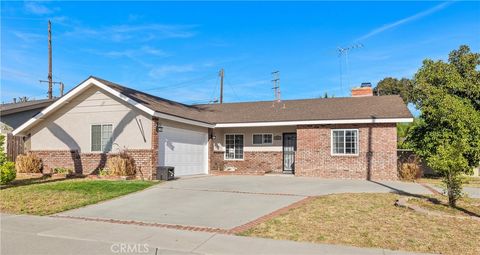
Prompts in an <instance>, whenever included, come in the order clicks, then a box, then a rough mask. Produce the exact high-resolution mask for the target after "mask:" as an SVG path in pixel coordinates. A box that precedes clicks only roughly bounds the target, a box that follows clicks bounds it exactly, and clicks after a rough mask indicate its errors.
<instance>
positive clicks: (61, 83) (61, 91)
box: [60, 82, 65, 97]
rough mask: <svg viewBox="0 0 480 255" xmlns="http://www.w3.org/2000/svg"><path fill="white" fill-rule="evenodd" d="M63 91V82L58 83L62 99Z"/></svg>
mask: <svg viewBox="0 0 480 255" xmlns="http://www.w3.org/2000/svg"><path fill="white" fill-rule="evenodd" d="M64 89H65V84H63V82H60V96H61V97H63V90H64Z"/></svg>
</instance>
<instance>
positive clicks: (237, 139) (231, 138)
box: [225, 134, 243, 159]
mask: <svg viewBox="0 0 480 255" xmlns="http://www.w3.org/2000/svg"><path fill="white" fill-rule="evenodd" d="M225 159H243V135H240V134H226V135H225Z"/></svg>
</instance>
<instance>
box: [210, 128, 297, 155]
mask: <svg viewBox="0 0 480 255" xmlns="http://www.w3.org/2000/svg"><path fill="white" fill-rule="evenodd" d="M296 131H297V127H296V126H282V127H251V128H215V129H214V130H213V134H214V136H215V139H214V149H215V151H225V142H224V140H225V134H243V139H244V140H243V142H244V151H282V150H283V147H282V146H283V133H295V132H296ZM257 133H268V134H273V138H274V139H273V144H272V145H254V144H253V134H257ZM275 136H280V137H281V139H280V140H275Z"/></svg>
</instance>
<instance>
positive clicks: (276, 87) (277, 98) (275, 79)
mask: <svg viewBox="0 0 480 255" xmlns="http://www.w3.org/2000/svg"><path fill="white" fill-rule="evenodd" d="M272 77H273V78H272V82H273V88H272V89H273V93H274V96H275V101H277V102H280V95H281V92H280V71H274V72H272Z"/></svg>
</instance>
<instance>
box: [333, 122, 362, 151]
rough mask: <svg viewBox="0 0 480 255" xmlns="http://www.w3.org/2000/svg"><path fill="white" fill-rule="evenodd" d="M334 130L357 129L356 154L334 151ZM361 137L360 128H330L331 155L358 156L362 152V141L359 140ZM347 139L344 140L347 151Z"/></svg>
mask: <svg viewBox="0 0 480 255" xmlns="http://www.w3.org/2000/svg"><path fill="white" fill-rule="evenodd" d="M333 131H344V132H346V131H357V136H356V138H357V139H356V141H355V142H356V144H357V153H355V154H347V153H334V152H333ZM359 137H360V130H359V129H358V128H337V129H330V155H331V156H341V157H358V155H359V154H360V142H359ZM345 143H346V141H345V140H344V148H345V151H346V145H345Z"/></svg>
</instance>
